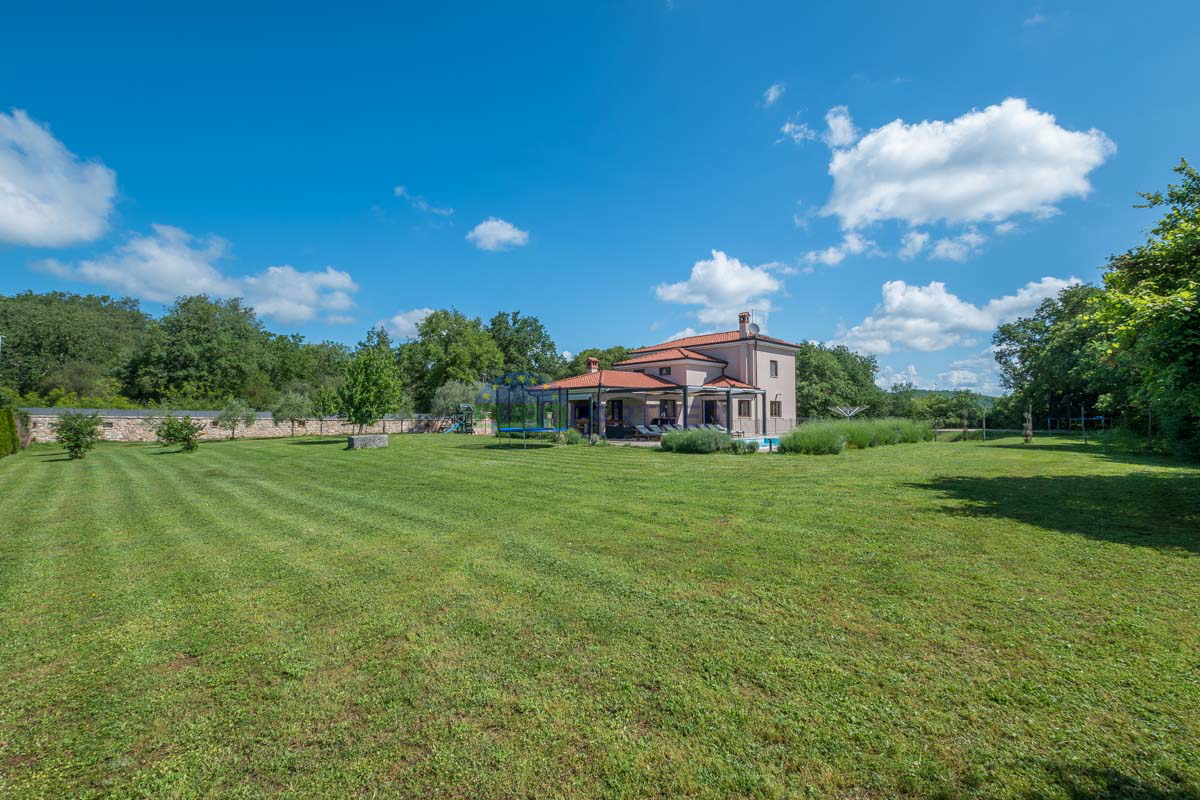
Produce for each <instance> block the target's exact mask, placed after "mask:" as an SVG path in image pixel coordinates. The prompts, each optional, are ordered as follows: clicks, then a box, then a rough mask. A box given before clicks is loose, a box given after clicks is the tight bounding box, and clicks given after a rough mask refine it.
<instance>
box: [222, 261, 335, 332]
mask: <svg viewBox="0 0 1200 800" xmlns="http://www.w3.org/2000/svg"><path fill="white" fill-rule="evenodd" d="M242 282H243V284H244V285H245V297H246V302H248V303H249V304H250V305H252V306H254V309H255V310H256V311H257V312H258V313H259V314H262V315H263V316H266V317H271V318H272V319H275V320H278V321H280V322H304V321H306V320H310V319H312V318H313V317H314V316H316V314H317V312H318V311H346V310H348V309H350V308H351V307H353V306H354V300H353V299H352V298H351V297H350V295H352V294H353V293H354V292H356V291H358V284H356V283H355V282H354V281H353V280H352V279H351V277H350V273H348V272H342V271H341V270H336V269H334V268H333V267H325V269H324V270H321V271H314V272H304V271H301V270H298V269H296V268H295V267H291V266H286V265H285V266H282V267H267V269H266V271H264V272H262V273H260V274H259V275H252V276H249V277H246V278H243V279H242Z"/></svg>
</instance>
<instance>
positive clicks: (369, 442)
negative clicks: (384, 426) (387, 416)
mask: <svg viewBox="0 0 1200 800" xmlns="http://www.w3.org/2000/svg"><path fill="white" fill-rule="evenodd" d="M387 446H388V437H386V436H384V435H383V434H382V433H366V434H362V435H359V436H351V437H350V449H351V450H361V449H363V448H364V447H387Z"/></svg>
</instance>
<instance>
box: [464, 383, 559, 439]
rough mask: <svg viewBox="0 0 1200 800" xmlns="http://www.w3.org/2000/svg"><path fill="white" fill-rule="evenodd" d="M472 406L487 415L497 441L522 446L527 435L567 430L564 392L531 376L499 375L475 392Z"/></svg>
mask: <svg viewBox="0 0 1200 800" xmlns="http://www.w3.org/2000/svg"><path fill="white" fill-rule="evenodd" d="M475 405H476V407H477V408H483V409H487V410H488V411H489V412H490V415H491V417H492V419H493V420H494V421H495V424H496V436H497V437H505V436H507V437H508V438H509V439H510V440H512V439H517V438H519V439H521V443H522V446H528V442H529V436H530V434H539V433H561V432H563V431H566V430H568V426H567V420H568V414H567V412H568V407H567V390H566V389H560V388H556V387H552V386H550V384H549V383H548V382H547V381H546V380H545V379H543V378H542V377H541V376H539V375H536V374H534V373H532V372H509V373H507V374H504V375H501V376H500V377H499V378H497V379H496V380H494V381H492V382H491V383H489V384H488V385H487V386H485V387H484V388H483V389H482V390H481V391H480V392H479V397H478V398H477V400H476V403H475Z"/></svg>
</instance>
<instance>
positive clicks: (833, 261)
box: [803, 231, 880, 267]
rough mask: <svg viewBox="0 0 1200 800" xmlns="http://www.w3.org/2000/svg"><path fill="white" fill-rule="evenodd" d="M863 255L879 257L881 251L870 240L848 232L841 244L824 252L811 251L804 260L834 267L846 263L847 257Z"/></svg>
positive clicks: (832, 246) (831, 246)
mask: <svg viewBox="0 0 1200 800" xmlns="http://www.w3.org/2000/svg"><path fill="white" fill-rule="evenodd" d="M863 253H867V254H869V255H879V253H880V251H879V248H878V247H876V245H875V243H874V242H873V241H871V240H870V239H867V238H864V237H863V236H861V235H859V234H857V233H854V232H853V231H847V232H846V233H845V234H843V236H842V241H841V243H839V244H834V245H830V246H829V247H826V248H825V249H824V250H810V251H809V252H807V253H805V254H804V256H803V258H804V260H805V261H807V262H808V263H809V264H824V265H826V266H830V267H832V266H835V265H837V264H840V263H842V262H843V261H845V260H846V256H857V255H861V254H863Z"/></svg>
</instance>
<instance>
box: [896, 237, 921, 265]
mask: <svg viewBox="0 0 1200 800" xmlns="http://www.w3.org/2000/svg"><path fill="white" fill-rule="evenodd" d="M927 244H929V234H928V233H922V232H921V231H909V232H908V233H906V234H904V236H903V237H902V238H901V240H900V252H899V253H897V255H898V256H900V258H901V259H902V260H904V261H909V260H910V259H913V258H916V256H917V254H918V253H920V252H921V251H922V250H924V249H925V245H927Z"/></svg>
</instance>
